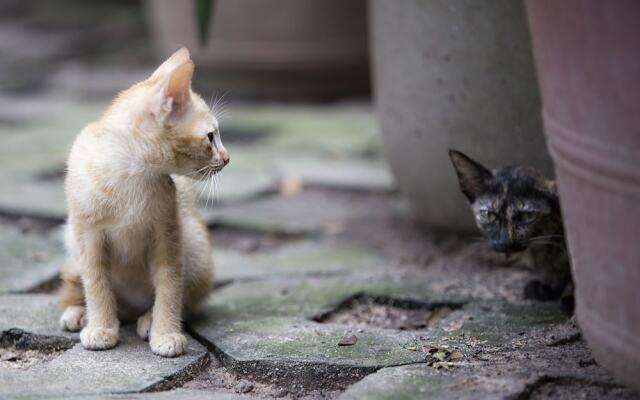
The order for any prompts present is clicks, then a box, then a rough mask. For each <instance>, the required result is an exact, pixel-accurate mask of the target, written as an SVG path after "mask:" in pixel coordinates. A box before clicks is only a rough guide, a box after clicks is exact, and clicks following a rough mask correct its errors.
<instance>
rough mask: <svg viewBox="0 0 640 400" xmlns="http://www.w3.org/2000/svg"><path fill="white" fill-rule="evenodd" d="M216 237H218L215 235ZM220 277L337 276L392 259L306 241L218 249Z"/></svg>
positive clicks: (362, 249) (226, 278)
mask: <svg viewBox="0 0 640 400" xmlns="http://www.w3.org/2000/svg"><path fill="white" fill-rule="evenodd" d="M214 240H215V236H214ZM213 254H214V260H215V268H216V278H217V279H218V280H220V281H228V280H255V279H274V278H282V277H291V276H299V277H304V276H309V275H313V276H317V275H333V274H340V273H345V272H346V273H348V272H357V271H360V272H362V271H368V270H374V269H377V268H383V267H384V266H385V264H386V263H388V260H386V259H385V258H384V257H383V256H382V255H381V254H379V253H378V252H376V251H375V250H371V249H366V248H362V247H349V246H335V245H327V244H326V243H321V242H318V241H314V240H305V241H303V242H296V243H292V244H287V245H284V246H283V247H280V248H278V249H275V250H273V251H268V252H260V253H249V254H246V253H239V252H235V251H229V250H222V249H217V248H216V249H215V250H214V253H213Z"/></svg>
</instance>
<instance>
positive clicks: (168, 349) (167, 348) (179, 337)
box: [150, 333, 187, 357]
mask: <svg viewBox="0 0 640 400" xmlns="http://www.w3.org/2000/svg"><path fill="white" fill-rule="evenodd" d="M150 344H151V351H153V352H154V353H155V354H157V355H159V356H163V357H176V356H179V355H182V354H184V352H185V350H186V349H187V338H186V337H184V335H183V334H181V333H165V334H163V335H156V336H154V335H151V340H150Z"/></svg>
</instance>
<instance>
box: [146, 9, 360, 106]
mask: <svg viewBox="0 0 640 400" xmlns="http://www.w3.org/2000/svg"><path fill="white" fill-rule="evenodd" d="M194 3H195V2H194V1H191V0H190V1H176V0H148V1H147V6H148V11H149V13H148V14H149V19H150V22H151V27H152V29H153V32H154V34H155V38H156V41H157V43H158V45H159V48H160V50H161V51H162V53H164V54H163V55H168V54H171V53H172V52H174V51H175V50H176V49H177V48H179V47H180V46H187V47H188V48H189V49H190V50H191V55H192V58H193V59H194V61H195V62H196V67H197V68H198V70H200V71H201V72H200V73H199V75H198V76H199V77H200V78H203V76H205V77H207V78H209V81H208V82H206V84H207V85H208V86H209V89H210V88H211V86H213V87H215V88H216V89H217V90H219V91H221V92H222V91H225V90H227V89H229V90H231V91H232V95H248V96H257V97H272V98H273V97H275V98H301V97H312V98H320V99H323V98H334V97H340V96H348V95H361V94H366V93H367V92H368V88H369V74H368V64H369V60H368V47H367V28H366V0H349V1H343V0H268V1H266V0H216V1H215V2H214V7H213V9H212V16H211V19H210V28H209V32H208V36H207V39H206V41H205V43H204V45H203V44H202V43H200V40H199V35H198V29H197V26H198V25H197V21H196V17H195V15H196V12H195V10H194ZM203 71H206V72H207V74H206V75H204V74H202V72H203ZM201 75H203V76H201ZM199 82H200V83H202V81H199ZM199 82H196V84H197V83H199ZM202 86H204V85H202Z"/></svg>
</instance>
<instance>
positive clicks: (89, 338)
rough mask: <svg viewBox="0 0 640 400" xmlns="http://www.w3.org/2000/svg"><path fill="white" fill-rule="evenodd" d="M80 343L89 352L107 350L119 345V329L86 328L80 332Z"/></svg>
mask: <svg viewBox="0 0 640 400" xmlns="http://www.w3.org/2000/svg"><path fill="white" fill-rule="evenodd" d="M80 342H82V347H84V348H85V349H87V350H106V349H110V348H112V347H115V345H116V344H117V343H118V328H93V327H86V328H84V329H83V330H82V331H81V332H80Z"/></svg>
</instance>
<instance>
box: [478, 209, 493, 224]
mask: <svg viewBox="0 0 640 400" xmlns="http://www.w3.org/2000/svg"><path fill="white" fill-rule="evenodd" d="M478 215H479V216H480V221H481V222H484V223H489V222H493V221H494V220H495V219H496V214H495V213H494V212H492V211H489V210H480V211H479V212H478Z"/></svg>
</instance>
